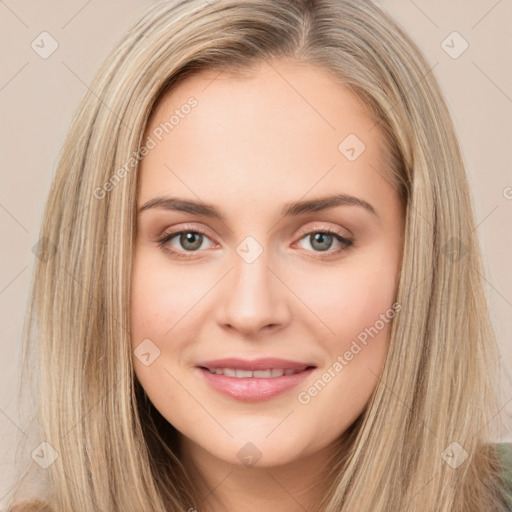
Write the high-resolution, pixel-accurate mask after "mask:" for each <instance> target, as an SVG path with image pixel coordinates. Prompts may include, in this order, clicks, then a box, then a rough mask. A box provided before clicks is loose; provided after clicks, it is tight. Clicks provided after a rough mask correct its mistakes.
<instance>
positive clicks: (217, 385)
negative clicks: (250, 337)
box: [196, 358, 315, 401]
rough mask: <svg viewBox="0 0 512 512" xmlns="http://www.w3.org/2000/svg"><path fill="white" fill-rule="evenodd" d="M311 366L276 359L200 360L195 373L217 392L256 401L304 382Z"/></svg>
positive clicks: (311, 369)
mask: <svg viewBox="0 0 512 512" xmlns="http://www.w3.org/2000/svg"><path fill="white" fill-rule="evenodd" d="M314 368H315V365H313V364H311V363H308V362H302V361H290V360H285V359H278V358H263V359H255V360H252V361H249V360H246V359H237V358H225V359H217V360H214V361H203V362H201V363H199V364H198V365H197V368H196V370H197V371H198V372H199V373H200V375H201V376H202V378H204V379H205V380H206V382H207V383H208V384H209V385H210V386H211V387H212V388H213V389H214V390H216V391H218V392H219V393H221V394H223V395H226V396H229V397H231V398H235V399H238V400H244V401H260V400H266V399H269V398H272V397H274V396H276V395H278V394H280V393H284V392H285V391H288V390H290V389H292V388H294V387H295V386H297V385H298V384H299V383H301V382H302V381H303V380H304V379H306V378H307V377H308V376H309V375H310V374H311V372H312V371H313V370H314Z"/></svg>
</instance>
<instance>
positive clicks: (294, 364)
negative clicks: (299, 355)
mask: <svg viewBox="0 0 512 512" xmlns="http://www.w3.org/2000/svg"><path fill="white" fill-rule="evenodd" d="M197 366H202V367H203V368H209V369H210V370H213V369H215V368H233V369H239V370H269V369H276V368H278V369H283V370H301V369H306V368H307V367H308V366H314V365H313V364H311V363H307V362H300V361H290V360H287V359H279V358H277V357H265V358H261V359H252V360H248V359H239V358H236V357H227V358H224V359H215V360H212V361H203V362H201V363H199V364H198V365H197Z"/></svg>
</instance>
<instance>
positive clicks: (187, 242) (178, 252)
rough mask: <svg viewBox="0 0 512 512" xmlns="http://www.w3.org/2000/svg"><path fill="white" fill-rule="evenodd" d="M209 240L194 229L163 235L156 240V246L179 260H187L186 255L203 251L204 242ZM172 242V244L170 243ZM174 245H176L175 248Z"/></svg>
mask: <svg viewBox="0 0 512 512" xmlns="http://www.w3.org/2000/svg"><path fill="white" fill-rule="evenodd" d="M207 239H208V240H209V238H208V236H207V235H206V234H205V233H203V232H202V231H198V230H196V229H194V230H192V229H185V230H181V231H175V232H173V233H168V234H165V235H164V236H163V237H162V238H161V239H159V240H158V245H159V246H160V247H161V248H162V250H164V251H166V252H168V253H170V254H173V255H175V256H178V257H181V258H187V257H188V254H186V253H194V252H197V251H199V249H205V247H204V246H203V244H204V242H205V240H207ZM173 241H174V244H173V243H172V242H173ZM176 245H178V247H177V248H175V247H176Z"/></svg>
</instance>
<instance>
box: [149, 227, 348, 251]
mask: <svg viewBox="0 0 512 512" xmlns="http://www.w3.org/2000/svg"><path fill="white" fill-rule="evenodd" d="M206 240H210V238H209V237H208V236H207V235H206V233H203V232H202V231H201V230H197V229H182V230H180V231H174V232H171V233H166V234H165V235H163V236H162V238H160V239H159V240H158V242H157V243H158V246H159V247H160V248H161V249H162V250H163V251H165V252H167V253H169V254H172V255H173V256H177V257H178V258H189V257H191V256H192V255H193V253H195V252H199V251H200V250H201V249H206V248H208V247H205V241H206ZM303 240H304V241H308V245H309V246H310V247H311V248H312V251H313V252H315V253H325V254H319V255H318V256H317V257H328V256H332V255H335V254H338V253H341V252H343V251H346V250H347V249H348V248H349V247H350V246H352V245H353V244H354V240H353V239H350V238H347V237H345V236H343V235H342V234H341V233H340V232H338V231H336V230H330V229H326V230H321V229H318V228H317V229H309V230H308V231H307V232H306V233H305V234H303V236H302V237H301V238H300V242H301V241H303ZM210 241H211V240H210ZM212 244H214V243H213V242H212ZM333 245H337V246H338V247H337V248H336V249H332V246H333ZM303 248H304V247H303ZM306 249H307V250H310V249H309V248H307V247H306Z"/></svg>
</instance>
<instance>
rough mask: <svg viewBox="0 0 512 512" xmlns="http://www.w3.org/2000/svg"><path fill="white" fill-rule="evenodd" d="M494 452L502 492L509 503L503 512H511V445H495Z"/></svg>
mask: <svg viewBox="0 0 512 512" xmlns="http://www.w3.org/2000/svg"><path fill="white" fill-rule="evenodd" d="M494 450H495V452H496V458H497V459H498V463H499V467H500V473H499V474H500V479H501V481H502V486H503V492H504V495H505V497H506V499H507V501H508V503H509V505H508V508H507V510H506V511H504V512H508V511H512V443H496V444H495V445H494Z"/></svg>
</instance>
